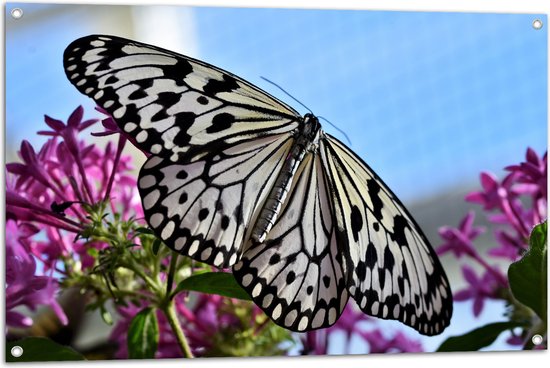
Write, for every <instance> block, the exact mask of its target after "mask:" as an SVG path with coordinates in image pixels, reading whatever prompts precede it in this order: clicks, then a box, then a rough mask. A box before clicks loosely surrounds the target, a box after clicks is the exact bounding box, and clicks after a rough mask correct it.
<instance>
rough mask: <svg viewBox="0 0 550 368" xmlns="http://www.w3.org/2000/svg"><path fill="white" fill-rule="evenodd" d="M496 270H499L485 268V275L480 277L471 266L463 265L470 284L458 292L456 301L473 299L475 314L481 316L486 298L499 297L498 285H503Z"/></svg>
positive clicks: (465, 276)
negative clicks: (491, 270) (496, 274)
mask: <svg viewBox="0 0 550 368" xmlns="http://www.w3.org/2000/svg"><path fill="white" fill-rule="evenodd" d="M495 272H498V271H497V270H494V269H493V272H490V271H488V270H485V271H484V274H483V276H482V277H481V278H479V277H478V276H477V275H476V273H475V271H474V270H473V269H472V268H471V267H470V266H468V265H464V266H462V274H463V275H464V279H465V280H466V281H467V282H468V284H469V286H468V288H466V289H463V290H460V291H458V292H456V293H455V295H454V299H455V300H456V301H464V300H469V299H472V300H473V303H474V304H473V312H474V316H476V317H477V316H479V314H480V313H481V311H482V310H483V305H484V304H485V299H495V298H497V290H498V287H499V286H502V285H501V281H500V280H499V279H497V277H495Z"/></svg>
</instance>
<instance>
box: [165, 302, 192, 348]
mask: <svg viewBox="0 0 550 368" xmlns="http://www.w3.org/2000/svg"><path fill="white" fill-rule="evenodd" d="M162 311H163V312H164V315H165V316H166V319H168V323H169V324H170V327H171V328H172V331H173V332H174V335H176V340H177V341H178V344H179V346H180V348H181V351H182V352H183V356H184V357H186V358H194V356H193V353H192V352H191V348H190V347H189V344H188V343H187V338H186V337H185V334H184V332H183V329H182V328H181V325H180V323H179V321H178V316H177V315H176V307H175V303H174V300H173V299H172V300H168V302H167V303H166V304H165V306H164V307H163V308H162Z"/></svg>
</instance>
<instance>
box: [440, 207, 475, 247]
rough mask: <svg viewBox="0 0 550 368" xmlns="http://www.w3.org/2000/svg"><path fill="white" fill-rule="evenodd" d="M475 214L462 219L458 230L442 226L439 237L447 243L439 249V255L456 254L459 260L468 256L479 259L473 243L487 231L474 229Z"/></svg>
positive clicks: (471, 213)
mask: <svg viewBox="0 0 550 368" xmlns="http://www.w3.org/2000/svg"><path fill="white" fill-rule="evenodd" d="M474 219H475V213H474V212H473V211H470V212H468V214H467V215H466V216H465V217H464V218H463V219H462V221H461V222H460V225H459V227H458V228H452V227H449V226H442V227H440V228H439V235H440V236H441V237H442V238H443V240H445V243H443V244H442V245H440V246H439V247H438V248H437V254H438V255H442V254H445V253H448V252H452V253H454V255H455V256H456V257H457V258H460V257H462V256H463V255H467V256H470V257H474V258H477V257H479V255H478V253H477V250H476V249H475V248H474V246H473V243H472V241H473V240H474V239H475V238H477V237H478V236H479V235H480V234H482V233H483V232H484V231H485V229H484V228H482V227H474V226H473V223H474Z"/></svg>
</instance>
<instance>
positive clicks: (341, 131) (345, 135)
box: [317, 116, 351, 146]
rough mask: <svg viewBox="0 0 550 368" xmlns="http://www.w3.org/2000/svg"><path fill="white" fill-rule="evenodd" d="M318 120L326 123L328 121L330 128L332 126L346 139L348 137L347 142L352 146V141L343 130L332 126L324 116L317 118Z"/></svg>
mask: <svg viewBox="0 0 550 368" xmlns="http://www.w3.org/2000/svg"><path fill="white" fill-rule="evenodd" d="M317 118H319V119H323V120H324V121H326V122H327V123H329V124H330V126H332V127H333V128H334V129H336V130H337V131H339V132H340V133H342V135H343V136H344V137H346V140H347V141H348V143H349V145H350V146H351V140H350V139H349V137H348V135H347V134H346V132H344V131H343V130H342V129H340V128H338V127H337V126H336V125H334V124H332V123H331V122H330V121H328V120H327V119H326V118H324V117H322V116H317Z"/></svg>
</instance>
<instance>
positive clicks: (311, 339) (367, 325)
mask: <svg viewBox="0 0 550 368" xmlns="http://www.w3.org/2000/svg"><path fill="white" fill-rule="evenodd" d="M342 335H343V336H342ZM388 335H389V334H388V333H386V332H382V330H381V329H380V327H379V326H377V325H376V322H375V319H374V318H371V317H369V316H367V315H366V314H364V313H363V312H361V311H360V310H358V308H357V306H356V305H355V304H354V303H348V305H347V306H346V308H345V309H344V311H343V312H342V315H341V316H340V318H339V319H338V321H336V323H335V324H334V326H332V327H329V328H326V329H320V330H314V331H310V332H306V333H304V334H302V336H301V342H302V346H303V348H302V354H305V355H326V354H352V353H354V352H353V351H351V350H350V348H351V345H352V339H354V338H355V339H358V341H361V344H360V345H361V346H362V347H363V350H362V351H359V352H358V353H362V354H364V353H366V352H368V353H417V352H422V351H424V350H423V348H422V345H421V343H420V342H419V341H417V340H415V339H411V338H410V337H408V336H406V335H405V334H404V333H403V332H401V331H396V332H395V334H393V336H391V337H389V336H388ZM338 336H339V337H340V341H339V342H338V343H336V344H334V345H342V346H344V348H345V349H346V350H345V351H340V352H339V351H335V350H333V348H332V344H331V342H332V341H335V340H336V339H337V338H338ZM342 337H343V339H342Z"/></svg>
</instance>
